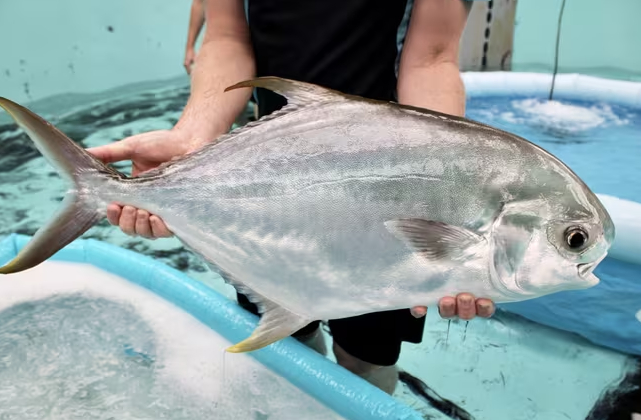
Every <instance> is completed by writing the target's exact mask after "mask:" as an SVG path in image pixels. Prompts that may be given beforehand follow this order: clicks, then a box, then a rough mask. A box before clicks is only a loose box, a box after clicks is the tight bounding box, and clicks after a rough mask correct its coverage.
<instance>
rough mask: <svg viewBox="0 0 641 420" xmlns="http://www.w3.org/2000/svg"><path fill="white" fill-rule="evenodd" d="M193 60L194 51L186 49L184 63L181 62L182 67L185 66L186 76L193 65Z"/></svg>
mask: <svg viewBox="0 0 641 420" xmlns="http://www.w3.org/2000/svg"><path fill="white" fill-rule="evenodd" d="M195 59H196V52H195V51H194V49H193V48H187V49H186V50H185V61H184V62H183V66H185V70H187V74H191V66H192V65H193V64H194V60H195Z"/></svg>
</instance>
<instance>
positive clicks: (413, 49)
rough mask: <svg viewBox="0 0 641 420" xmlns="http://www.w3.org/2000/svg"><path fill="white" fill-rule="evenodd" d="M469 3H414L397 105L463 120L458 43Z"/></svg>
mask: <svg viewBox="0 0 641 420" xmlns="http://www.w3.org/2000/svg"><path fill="white" fill-rule="evenodd" d="M470 8H471V2H469V1H463V0H416V1H415V3H414V9H413V10H412V17H411V19H410V23H409V27H408V31H407V37H406V40H405V46H404V47H403V52H402V55H401V62H400V66H399V77H398V96H399V102H401V103H404V104H407V105H414V106H420V107H423V108H428V109H432V110H435V111H440V112H445V113H448V114H454V115H459V116H463V115H464V114H465V87H464V86H463V81H462V80H461V76H460V73H459V67H458V54H459V42H460V39H461V35H462V34H463V29H464V28H465V23H466V22H467V16H468V14H469V11H470Z"/></svg>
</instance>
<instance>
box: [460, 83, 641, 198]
mask: <svg viewBox="0 0 641 420" xmlns="http://www.w3.org/2000/svg"><path fill="white" fill-rule="evenodd" d="M467 116H468V117H469V118H472V119H474V120H477V121H480V122H484V123H486V124H490V125H493V126H495V127H499V128H502V129H504V130H506V131H509V132H512V133H515V134H518V135H520V136H523V137H525V138H526V139H528V140H530V141H532V142H534V143H536V144H538V145H539V146H541V147H543V148H545V149H546V150H548V151H549V152H551V153H552V154H554V155H556V156H557V157H558V158H559V159H561V160H562V161H563V162H565V164H567V165H568V166H569V167H570V168H572V170H574V171H575V172H576V173H577V174H578V175H579V176H580V177H581V178H582V179H583V180H584V181H585V182H586V183H587V184H588V186H589V187H590V188H591V189H592V190H593V191H594V192H596V193H602V194H608V195H614V196H616V197H619V198H624V199H627V200H632V201H636V202H641V182H638V180H639V178H640V177H641V164H640V161H639V159H640V158H641V112H640V111H639V110H636V109H632V108H629V107H625V106H619V105H616V104H607V103H593V102H586V101H575V100H572V101H568V100H563V99H561V100H553V101H548V100H547V99H543V98H524V97H516V96H515V97H507V98H506V97H500V98H473V99H470V100H469V101H468V111H467Z"/></svg>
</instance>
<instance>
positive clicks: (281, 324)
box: [212, 267, 313, 353]
mask: <svg viewBox="0 0 641 420" xmlns="http://www.w3.org/2000/svg"><path fill="white" fill-rule="evenodd" d="M212 268H214V270H215V271H217V272H218V273H219V274H220V276H221V277H222V278H223V280H225V282H226V283H228V284H230V285H231V286H233V287H234V288H235V289H236V291H238V293H242V294H243V295H245V296H247V299H249V301H250V302H252V303H253V304H255V305H256V306H257V307H258V312H259V313H261V314H262V316H261V318H260V321H259V322H258V326H257V327H256V329H255V330H254V331H253V332H252V334H251V335H250V336H249V337H247V338H246V339H245V340H243V341H241V342H240V343H237V344H235V345H233V346H231V347H229V348H227V350H226V351H227V352H229V353H244V352H250V351H254V350H259V349H261V348H263V347H266V346H268V345H270V344H272V343H275V342H276V341H279V340H282V339H283V338H286V337H288V336H290V335H292V334H293V333H295V332H296V331H298V330H300V329H301V328H303V327H304V326H306V325H307V324H309V323H310V322H312V321H313V320H311V319H307V318H304V317H301V316H300V315H296V314H295V313H293V312H291V311H289V310H287V309H285V308H283V307H282V306H279V305H278V304H276V303H274V302H272V301H270V300H269V299H267V298H265V297H264V296H262V295H260V294H259V293H256V292H255V291H253V290H251V289H250V288H249V287H247V286H245V284H243V282H241V281H240V280H238V279H236V278H235V277H234V276H232V275H231V274H230V273H227V272H224V271H222V270H221V269H220V268H218V267H212Z"/></svg>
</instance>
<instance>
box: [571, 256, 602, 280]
mask: <svg viewBox="0 0 641 420" xmlns="http://www.w3.org/2000/svg"><path fill="white" fill-rule="evenodd" d="M606 255H607V253H605V254H603V256H601V258H599V259H598V260H596V261H593V262H590V263H583V264H579V265H578V266H577V271H578V273H579V276H580V277H581V278H583V279H585V280H591V279H593V278H594V277H595V276H594V274H592V271H593V270H594V269H595V268H596V266H597V265H599V263H600V262H601V261H603V260H604V259H605V257H606Z"/></svg>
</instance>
